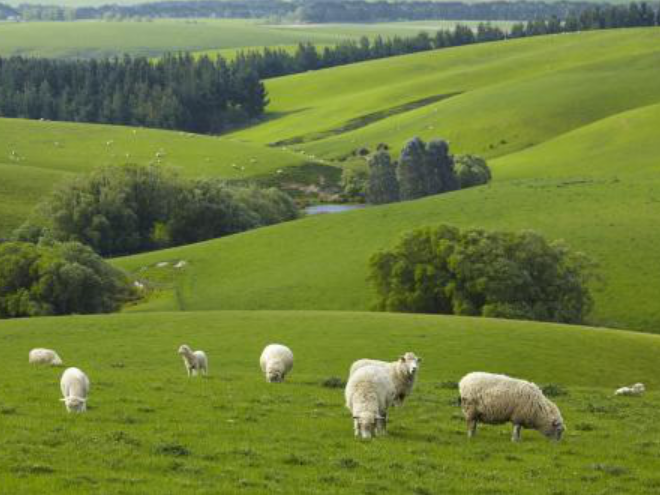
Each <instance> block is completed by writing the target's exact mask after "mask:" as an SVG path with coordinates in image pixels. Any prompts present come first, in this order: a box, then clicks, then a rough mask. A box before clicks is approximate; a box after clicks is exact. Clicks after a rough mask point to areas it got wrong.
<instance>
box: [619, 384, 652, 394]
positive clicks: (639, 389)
mask: <svg viewBox="0 0 660 495" xmlns="http://www.w3.org/2000/svg"><path fill="white" fill-rule="evenodd" d="M644 392H646V387H645V386H644V384H643V383H635V384H634V385H633V386H632V387H621V388H620V389H618V390H617V391H616V392H614V395H642V394H643V393H644Z"/></svg>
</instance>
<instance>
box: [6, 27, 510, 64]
mask: <svg viewBox="0 0 660 495" xmlns="http://www.w3.org/2000/svg"><path fill="white" fill-rule="evenodd" d="M455 24H456V23H455V22H443V21H438V22H434V21H428V22H420V23H416V22H403V23H383V24H368V25H364V24H327V25H326V24H323V25H309V26H284V25H266V24H263V21H258V20H250V19H219V20H211V19H199V20H183V19H182V20H157V21H153V22H137V21H122V22H105V21H76V22H28V23H0V55H2V56H7V55H30V56H43V57H62V58H94V57H107V56H112V55H121V54H123V53H130V54H133V55H143V56H147V57H154V56H157V55H161V54H163V53H166V52H180V51H208V50H213V51H218V50H220V51H222V50H234V49H237V48H249V47H263V46H279V45H283V46H286V45H295V44H297V43H299V42H305V41H310V42H313V43H317V44H321V45H324V44H334V43H336V42H338V41H340V40H342V39H349V38H359V37H361V36H363V35H366V36H376V35H378V34H380V35H382V36H385V37H387V36H396V35H398V36H412V35H415V34H417V33H418V32H420V31H436V30H437V29H439V28H441V27H450V26H453V25H455ZM470 24H472V25H476V24H477V23H470ZM504 25H506V23H504Z"/></svg>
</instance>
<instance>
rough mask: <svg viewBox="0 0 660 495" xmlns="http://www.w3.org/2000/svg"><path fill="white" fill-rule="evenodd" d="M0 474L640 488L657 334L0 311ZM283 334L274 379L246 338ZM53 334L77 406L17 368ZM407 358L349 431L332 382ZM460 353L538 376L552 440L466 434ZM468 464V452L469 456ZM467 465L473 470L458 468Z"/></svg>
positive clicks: (44, 488) (298, 488)
mask: <svg viewBox="0 0 660 495" xmlns="http://www.w3.org/2000/svg"><path fill="white" fill-rule="evenodd" d="M0 339H2V342H3V347H4V348H6V349H11V352H7V353H6V355H5V358H4V359H3V360H2V362H1V363H0V371H1V375H2V377H3V378H2V383H1V384H0V412H1V414H0V425H1V426H2V430H3V435H2V439H0V445H2V448H1V449H0V483H1V484H2V487H3V490H6V491H8V492H11V493H17V494H23V493H36V492H48V493H54V494H58V493H66V494H73V493H89V492H90V491H94V492H103V493H175V492H180V491H182V490H185V491H189V492H194V493H218V492H223V493H234V492H239V491H241V492H242V491H244V492H249V493H273V492H282V493H308V494H315V493H328V492H329V491H331V492H332V493H340V494H344V493H346V494H348V493H351V494H353V493H375V492H378V493H402V492H407V493H440V492H441V493H448V494H458V493H465V486H466V483H469V484H470V486H473V487H474V488H475V492H479V493H507V492H508V493H520V494H532V493H533V494H546V493H547V494H550V493H554V494H556V493H559V492H561V493H577V492H580V493H603V492H604V491H609V492H614V493H657V492H658V488H659V487H658V477H657V461H658V453H657V448H656V447H657V442H658V437H657V434H655V433H654V431H655V430H654V424H655V422H657V410H658V407H659V406H660V395H658V393H657V392H653V391H651V392H650V393H649V394H647V395H646V396H644V397H643V398H641V399H626V398H614V397H612V395H611V394H612V390H613V388H614V387H617V386H619V385H621V384H628V383H631V382H635V381H637V380H641V381H643V382H645V383H646V384H647V386H648V387H649V389H651V390H653V389H654V388H656V387H657V386H660V381H658V377H657V372H656V370H657V355H658V353H659V352H660V338H658V337H656V336H649V335H642V334H635V333H631V332H617V331H609V330H602V329H598V330H595V329H589V328H576V327H562V326H553V325H542V324H534V323H520V322H505V321H496V320H483V319H478V320H473V319H464V318H449V317H445V318H443V317H428V316H410V315H383V314H364V313H334V314H329V313H322V312H293V313H289V312H253V313H245V312H218V313H214V312H204V313H186V314H149V315H113V316H98V317H71V318H57V319H53V318H38V319H29V320H21V321H19V320H15V321H5V322H0ZM272 341H279V342H284V343H286V344H288V345H290V346H291V348H292V349H293V350H294V352H295V355H296V365H295V368H294V371H293V373H292V374H291V375H290V377H289V379H288V381H287V383H285V384H282V385H272V384H267V383H265V381H264V380H263V377H262V375H261V372H260V371H259V369H258V365H257V360H258V356H259V352H260V351H261V349H262V347H263V346H264V345H265V344H267V343H269V342H272ZM183 342H187V343H189V344H190V345H192V346H193V347H195V348H202V349H204V350H206V352H207V353H208V354H209V357H210V369H211V377H210V378H209V379H206V380H188V379H187V378H186V377H185V372H184V370H183V366H182V363H181V362H180V359H179V357H178V356H177V355H176V348H177V347H178V346H179V345H180V344H181V343H183ZM35 346H48V347H53V348H56V349H58V351H59V352H60V353H61V355H62V357H63V358H64V360H65V363H66V364H67V365H75V366H79V367H81V368H82V369H83V370H85V371H86V372H87V373H88V374H89V376H90V378H91V381H92V391H91V395H90V399H89V406H90V409H89V411H88V413H87V414H85V415H83V416H79V417H75V416H69V415H67V414H66V413H65V411H64V407H63V406H62V405H61V403H59V402H58V398H59V387H58V379H59V374H60V373H61V369H44V368H30V367H29V366H28V365H27V359H26V357H27V352H28V350H29V349H30V348H32V347H35ZM408 349H414V350H415V351H416V352H417V353H418V354H420V355H422V356H423V357H424V362H423V364H422V369H421V374H420V378H419V381H418V385H417V387H416V390H415V392H414V394H413V395H412V397H411V398H410V399H409V400H408V402H407V403H406V405H405V406H404V407H403V408H402V409H399V410H394V411H392V413H391V416H390V428H389V431H390V435H389V436H388V437H387V438H383V439H379V440H377V441H376V442H375V443H368V442H359V441H356V440H354V439H353V436H352V424H351V419H350V416H349V413H348V411H346V410H345V408H344V406H343V393H342V390H341V389H328V388H323V387H321V386H320V382H321V381H322V380H324V379H326V378H328V377H330V376H339V377H344V376H345V374H346V371H347V369H348V366H349V364H350V363H351V362H352V361H353V360H354V359H356V358H359V357H363V356H365V355H369V356H374V357H381V358H384V359H391V358H393V357H395V356H397V355H398V354H399V353H400V352H402V351H403V350H408ZM475 369H487V370H492V371H501V372H507V373H510V374H514V375H519V376H525V377H527V378H529V379H533V380H536V381H537V382H538V383H542V384H543V383H550V382H552V383H555V384H558V385H560V386H562V387H563V388H565V389H566V390H567V391H568V395H565V396H561V397H558V398H557V399H556V402H557V403H558V405H559V406H560V407H561V409H562V412H563V415H564V417H565V420H566V422H567V425H568V432H567V436H566V438H565V440H564V442H562V443H561V444H558V445H555V444H552V443H550V442H547V441H546V440H545V439H543V438H542V437H541V436H540V435H538V434H537V433H535V432H526V433H524V435H523V437H524V440H523V443H521V444H519V445H515V444H512V443H511V442H510V441H509V431H510V430H509V427H508V426H502V427H483V428H482V429H481V430H480V433H479V436H478V437H477V438H476V439H474V440H473V441H471V442H468V441H467V439H466V438H465V428H464V423H463V421H462V419H461V415H460V412H459V409H458V408H457V406H456V402H455V399H456V391H455V390H451V389H448V388H445V387H446V385H444V383H445V382H447V381H449V382H455V381H457V380H458V379H459V378H460V376H462V374H463V373H465V372H467V371H471V370H475ZM475 463H478V467H477V466H476V464H475ZM472 473H474V474H472Z"/></svg>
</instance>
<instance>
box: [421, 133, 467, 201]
mask: <svg viewBox="0 0 660 495" xmlns="http://www.w3.org/2000/svg"><path fill="white" fill-rule="evenodd" d="M425 163H426V171H425V173H426V184H427V185H426V195H432V194H440V193H443V192H448V191H455V190H456V189H458V188H459V183H458V180H457V178H456V175H455V174H454V158H453V157H452V156H451V155H450V154H449V144H447V141H443V140H442V139H434V140H433V141H431V142H429V144H428V146H427V147H426V162H425Z"/></svg>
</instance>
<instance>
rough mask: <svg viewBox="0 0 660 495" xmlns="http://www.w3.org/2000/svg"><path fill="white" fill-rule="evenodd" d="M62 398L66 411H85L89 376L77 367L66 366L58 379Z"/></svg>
mask: <svg viewBox="0 0 660 495" xmlns="http://www.w3.org/2000/svg"><path fill="white" fill-rule="evenodd" d="M60 388H61V389H62V395H63V396H64V398H63V399H60V400H61V401H62V402H64V405H65V406H66V410H67V411H68V412H75V413H82V412H85V411H87V395H89V388H90V385H89V378H87V375H86V374H85V373H83V372H82V371H80V370H79V369H78V368H68V369H66V370H65V371H64V373H63V374H62V379H61V380H60Z"/></svg>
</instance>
